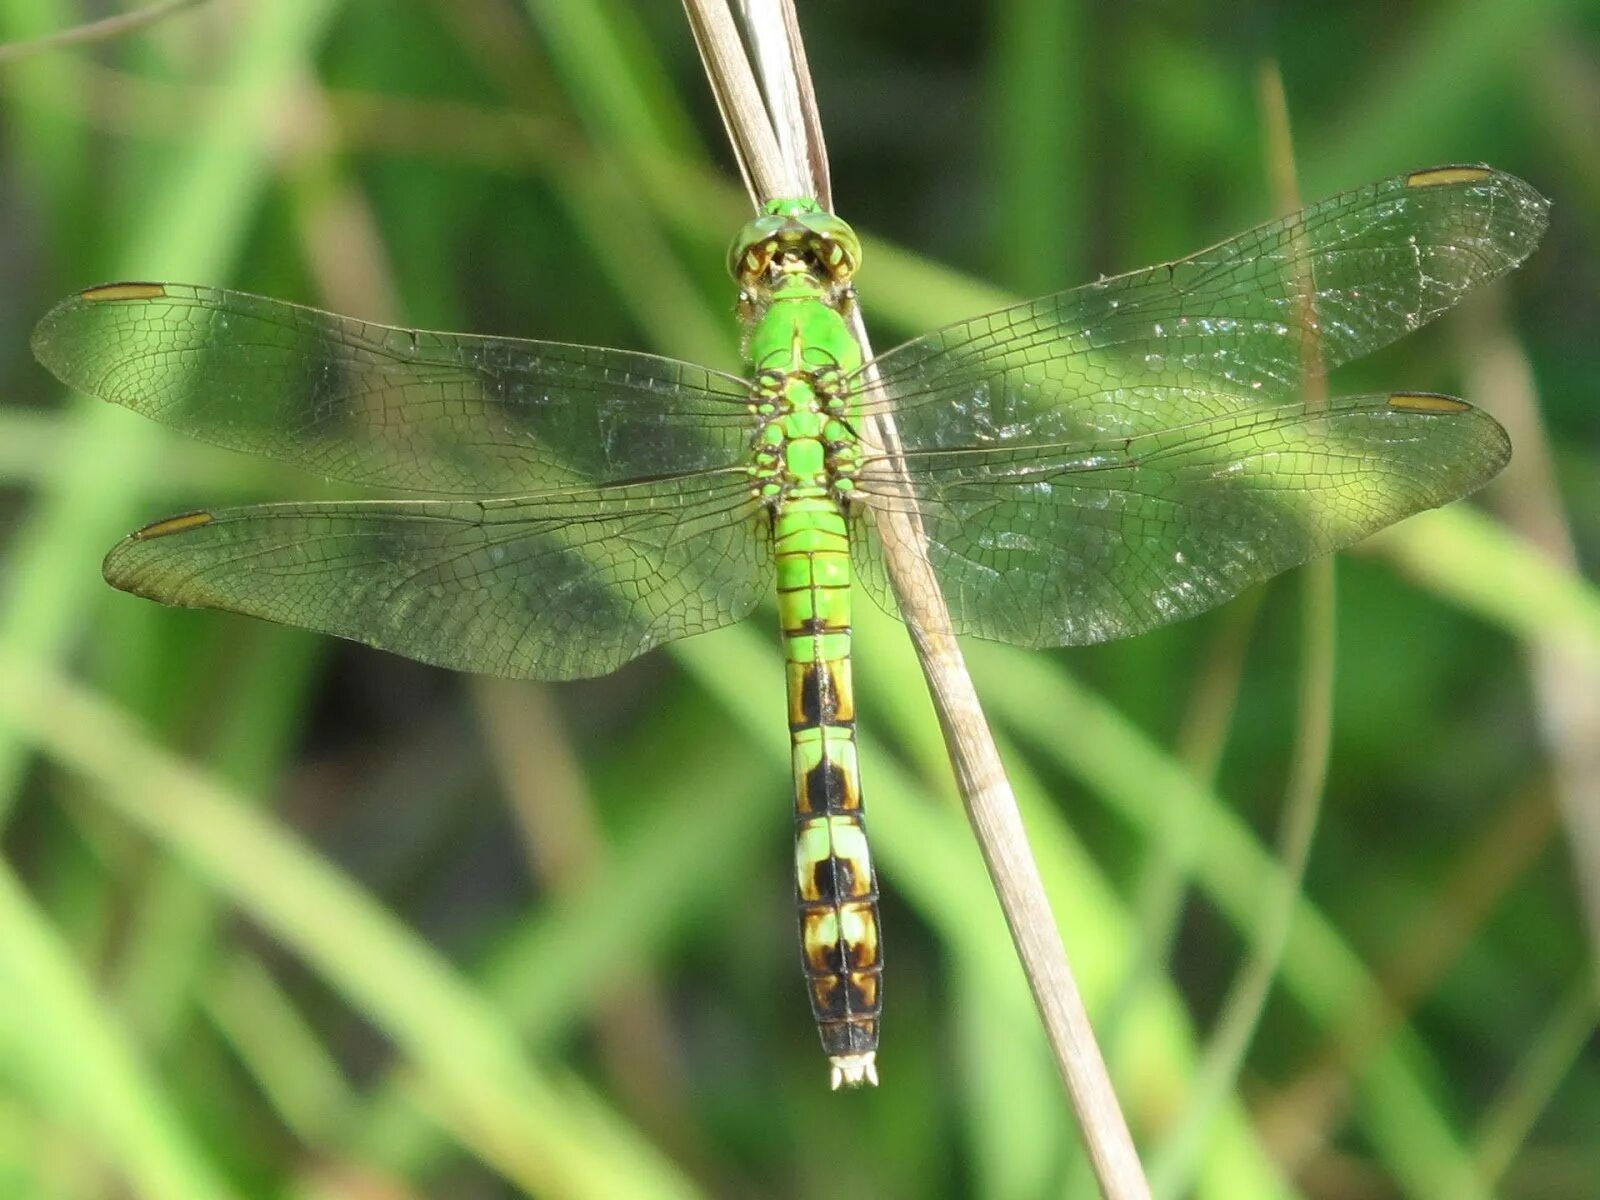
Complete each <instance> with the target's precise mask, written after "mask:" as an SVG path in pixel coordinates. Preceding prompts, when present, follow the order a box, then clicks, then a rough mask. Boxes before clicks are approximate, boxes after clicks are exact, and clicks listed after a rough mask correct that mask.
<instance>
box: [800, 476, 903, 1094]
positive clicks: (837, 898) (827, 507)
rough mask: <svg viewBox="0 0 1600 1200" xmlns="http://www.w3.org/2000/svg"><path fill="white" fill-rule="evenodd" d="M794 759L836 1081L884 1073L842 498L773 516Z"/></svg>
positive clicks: (808, 936) (812, 989) (813, 937)
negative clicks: (878, 1062)
mask: <svg viewBox="0 0 1600 1200" xmlns="http://www.w3.org/2000/svg"><path fill="white" fill-rule="evenodd" d="M773 538H774V550H775V551H776V558H777V568H778V613H779V617H780V619H781V621H782V625H783V639H784V652H785V659H786V663H785V669H786V672H787V675H788V695H789V736H790V742H791V754H792V759H793V766H794V807H795V890H796V896H797V897H798V900H799V909H800V946H801V956H802V961H803V965H804V969H805V974H806V985H807V991H808V993H809V994H810V997H811V1011H812V1015H813V1016H815V1018H816V1021H817V1029H818V1031H819V1033H820V1034H821V1036H822V1047H823V1050H824V1051H825V1052H826V1053H827V1055H828V1057H829V1059H830V1060H831V1062H832V1067H833V1083H834V1086H835V1087H838V1086H840V1085H841V1084H860V1083H868V1082H871V1083H876V1082H877V1070H876V1066H875V1062H874V1059H875V1054H876V1051H877V1047H878V1015H879V1012H880V1010H881V1008H882V989H881V986H880V984H881V979H882V972H883V954H882V945H881V941H880V937H879V922H878V887H877V879H876V877H875V875H874V873H873V869H872V856H871V854H870V852H869V851H868V849H867V834H866V827H865V824H864V822H863V819H862V808H861V775H860V771H859V769H858V767H857V763H856V730H855V717H856V713H855V692H854V689H853V688H852V686H851V680H850V543H849V534H848V531H847V527H846V524H845V519H844V516H843V514H842V513H841V511H840V508H839V505H838V503H837V502H836V501H835V500H832V499H825V498H822V497H817V498H812V499H795V500H791V501H790V502H789V503H788V504H786V505H785V506H784V507H783V510H782V511H781V512H780V513H779V514H778V515H777V516H776V518H775V519H774V527H773Z"/></svg>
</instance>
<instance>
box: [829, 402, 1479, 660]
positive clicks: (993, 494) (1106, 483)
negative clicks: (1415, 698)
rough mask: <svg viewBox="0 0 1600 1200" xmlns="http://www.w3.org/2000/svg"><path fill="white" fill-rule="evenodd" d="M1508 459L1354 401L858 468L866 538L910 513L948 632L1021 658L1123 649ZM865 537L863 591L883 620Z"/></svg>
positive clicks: (1463, 434)
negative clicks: (1030, 652)
mask: <svg viewBox="0 0 1600 1200" xmlns="http://www.w3.org/2000/svg"><path fill="white" fill-rule="evenodd" d="M1509 456H1510V445H1509V443H1508V442H1507V440H1506V436H1505V431H1504V430H1502V429H1501V428H1500V426H1499V425H1498V424H1496V423H1495V422H1494V420H1493V419H1492V418H1490V417H1488V416H1487V415H1485V414H1484V413H1482V412H1480V411H1478V410H1476V409H1474V408H1472V407H1471V406H1469V405H1467V404H1465V403H1464V402H1462V401H1460V400H1455V399H1452V398H1450V397H1445V396H1434V395H1431V394H1416V393H1397V394H1394V395H1389V396H1360V397H1354V398H1350V399H1345V400H1339V401H1334V402H1333V403H1331V404H1325V405H1320V406H1319V405H1306V404H1292V405H1291V404H1284V405H1279V406H1276V407H1271V408H1254V409H1242V410H1240V411H1238V412H1235V413H1226V414H1223V415H1218V416H1208V417H1205V418H1203V419H1201V420H1197V421H1194V422H1192V423H1190V424H1187V425H1183V426H1177V427H1174V428H1170V429H1163V430H1161V431H1159V432H1156V433H1150V434H1144V435H1140V436H1138V437H1132V438H1126V439H1119V440H1115V441H1102V442H1094V443H1084V444H1079V445H1060V446H1056V447H1036V446H1030V447H1023V448H987V449H975V450H961V451H917V452H912V453H909V454H907V455H906V456H905V457H904V459H903V460H902V464H903V466H902V467H901V469H900V470H895V469H893V468H892V467H891V464H890V463H889V462H887V461H886V460H883V459H877V460H874V461H871V462H869V463H867V464H866V465H865V466H864V468H863V469H862V471H861V474H860V478H859V482H858V485H857V486H858V491H859V493H860V494H861V495H862V497H863V498H864V499H865V500H866V501H867V504H866V513H865V519H866V523H867V524H868V525H869V526H870V528H871V530H872V531H875V532H876V534H877V536H879V537H888V536H894V530H895V529H896V528H897V525H896V524H895V523H893V522H889V521H886V520H884V517H885V516H886V515H887V514H889V513H900V514H914V515H915V517H916V518H917V519H918V520H919V521H920V523H921V526H922V528H923V530H924V532H925V535H926V539H927V553H928V557H929V561H930V562H931V564H932V568H933V574H934V576H935V577H936V579H937V581H938V584H939V587H940V590H941V591H942V593H943V595H944V599H945V603H946V605H947V607H948V609H949V612H950V615H951V620H952V623H953V625H954V627H955V630H956V632H958V633H965V634H973V635H976V636H979V637H986V638H994V639H997V640H1000V641H1006V642H1013V643H1016V644H1019V645H1024V646H1061V645H1075V644H1082V643H1086V642H1101V641H1107V640H1110V639H1112V638H1119V637H1128V636H1131V635H1133V634H1137V633H1142V632H1144V631H1145V630H1148V629H1151V628H1154V627H1155V626H1158V625H1164V624H1167V623H1168V622H1171V621H1177V620H1181V619H1183V618H1185V617H1190V616H1194V615H1195V614H1197V613H1200V612H1204V611H1205V610H1206V609H1208V608H1211V607H1213V606H1214V605H1217V604H1220V603H1221V602H1222V601H1224V600H1227V599H1228V598H1230V597H1232V596H1234V595H1235V594H1237V593H1238V592H1239V591H1241V590H1242V589H1244V588H1246V587H1249V586H1250V585H1252V584H1255V583H1259V582H1261V581H1262V580H1265V579H1268V578H1270V577H1271V576H1273V575H1276V574H1277V573H1278V572H1280V571H1284V570H1287V569H1288V568H1290V567H1293V566H1296V565H1298V564H1300V563H1303V562H1306V561H1307V560H1309V559H1312V558H1315V557H1317V556H1319V555H1322V554H1326V553H1328V552H1330V551H1333V550H1337V549H1339V548H1341V547H1343V546H1347V545H1349V544H1351V543H1352V542H1355V541H1358V540H1359V539H1361V538H1363V537H1365V536H1367V535H1368V534H1370V533H1373V532H1375V531H1377V530H1379V529H1381V528H1383V527H1384V526H1386V525H1389V524H1391V523H1393V522H1395V521H1398V520H1400V519H1401V518H1403V517H1406V516H1409V515H1411V514H1412V513H1415V512H1418V511H1420V510H1422V509H1426V508H1432V507H1435V506H1437V505H1440V504H1445V503H1448V502H1449V501H1451V500H1455V499H1457V498H1459V497H1461V496H1463V495H1465V494H1467V493H1468V492H1471V491H1472V490H1473V489H1475V488H1477V487H1479V486H1480V485H1481V484H1483V483H1484V482H1485V481H1486V480H1488V479H1489V478H1491V477H1492V476H1493V475H1494V474H1495V473H1496V472H1497V471H1499V470H1500V468H1501V467H1502V466H1504V465H1505V462H1506V460H1507V458H1508V457H1509ZM871 541H872V538H871V537H870V536H869V537H861V538H857V539H856V544H857V546H858V547H859V551H858V555H857V557H858V567H859V575H860V577H861V580H862V583H863V585H864V586H865V587H866V588H867V590H868V591H869V592H871V594H872V595H873V596H874V598H875V599H877V600H878V601H879V602H880V603H881V604H883V605H884V606H885V607H886V608H888V609H889V610H890V611H891V612H892V611H894V601H893V597H892V595H891V594H890V591H889V586H888V582H887V579H886V577H885V575H884V572H883V569H882V565H881V563H880V562H879V561H878V560H877V556H876V555H875V553H874V548H873V547H872V545H871Z"/></svg>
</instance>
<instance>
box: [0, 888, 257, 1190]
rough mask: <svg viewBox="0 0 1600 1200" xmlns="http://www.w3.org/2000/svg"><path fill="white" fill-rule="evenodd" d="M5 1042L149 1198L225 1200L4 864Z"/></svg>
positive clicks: (34, 1081)
mask: <svg viewBox="0 0 1600 1200" xmlns="http://www.w3.org/2000/svg"><path fill="white" fill-rule="evenodd" d="M0 992H3V993H4V995H5V997H6V1002H5V1015H4V1017H3V1019H0V1020H3V1024H4V1026H5V1030H4V1033H3V1034H0V1040H3V1041H4V1042H7V1043H9V1044H10V1046H11V1048H12V1051H13V1054H14V1055H15V1056H16V1058H17V1059H18V1060H20V1062H21V1063H22V1064H24V1066H25V1069H26V1071H27V1074H28V1076H29V1079H28V1082H29V1084H30V1085H31V1086H33V1087H34V1088H35V1089H37V1090H38V1091H39V1092H42V1093H44V1094H53V1096H54V1099H55V1100H56V1101H57V1102H58V1103H59V1104H60V1106H61V1107H62V1108H63V1109H64V1110H65V1111H67V1112H69V1113H71V1114H72V1119H73V1121H74V1123H75V1124H80V1125H81V1126H82V1128H83V1131H84V1133H85V1134H86V1140H87V1145H88V1146H91V1147H93V1152H94V1153H97V1154H99V1155H103V1156H104V1158H105V1159H106V1161H107V1162H108V1163H110V1164H111V1165H112V1168H113V1170H114V1171H115V1172H116V1173H117V1174H118V1175H119V1176H121V1177H122V1178H123V1179H125V1180H126V1181H127V1182H128V1184H129V1186H130V1187H132V1188H133V1189H134V1190H135V1191H137V1193H138V1194H139V1195H140V1196H143V1197H149V1198H150V1200H226V1198H227V1197H229V1196H232V1195H234V1194H235V1193H234V1192H233V1191H232V1190H231V1189H230V1188H229V1187H228V1186H227V1185H226V1184H225V1183H224V1182H223V1179H222V1178H221V1176H220V1175H219V1174H218V1173H217V1172H216V1170H215V1169H214V1168H213V1167H212V1165H211V1164H210V1163H209V1162H208V1161H207V1159H206V1156H205V1154H204V1153H203V1152H202V1151H201V1149H200V1147H198V1146H197V1145H195V1144H193V1142H192V1141H191V1139H190V1135H189V1133H188V1131H187V1130H186V1129H185V1127H184V1124H183V1121H182V1119H181V1118H180V1116H179V1115H178V1113H177V1112H176V1111H175V1110H174V1108H173V1106H172V1104H171V1102H170V1100H169V1098H168V1097H167V1096H166V1095H165V1094H163V1092H162V1089H161V1086H160V1084H158V1083H157V1081H156V1080H155V1079H153V1078H152V1077H151V1075H150V1072H149V1070H148V1068H147V1067H146V1066H145V1064H144V1063H142V1062H141V1061H140V1059H139V1055H138V1052H137V1051H136V1050H135V1049H134V1047H133V1046H132V1044H131V1043H130V1041H129V1039H128V1038H127V1036H126V1034H125V1033H124V1031H123V1030H121V1029H119V1028H118V1027H117V1026H116V1025H115V1024H114V1023H113V1021H112V1019H111V1018H110V1014H109V1012H108V1010H107V1009H106V1008H105V1007H104V1006H103V1005H102V1004H101V1003H100V1001H99V998H98V997H97V996H96V995H95V992H94V988H93V985H92V984H91V983H90V981H89V980H88V979H87V978H85V976H84V975H83V972H82V970H81V969H80V967H79V966H78V964H77V963H76V962H75V961H73V959H72V956H71V953H70V952H69V951H68V949H67V947H66V946H65V945H64V944H63V943H62V941H61V939H60V938H59V936H57V934H56V933H55V932H54V931H53V930H52V929H51V928H50V925H49V922H48V921H47V919H46V918H45V916H44V915H43V914H42V913H41V912H39V911H38V909H37V908H35V906H34V905H33V903H32V901H31V900H30V899H29V897H28V896H27V894H26V893H25V892H24V890H23V888H22V884H21V882H20V881H19V880H18V879H17V877H16V876H15V875H14V874H13V873H12V872H11V870H10V868H9V867H8V866H6V865H4V864H0Z"/></svg>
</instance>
